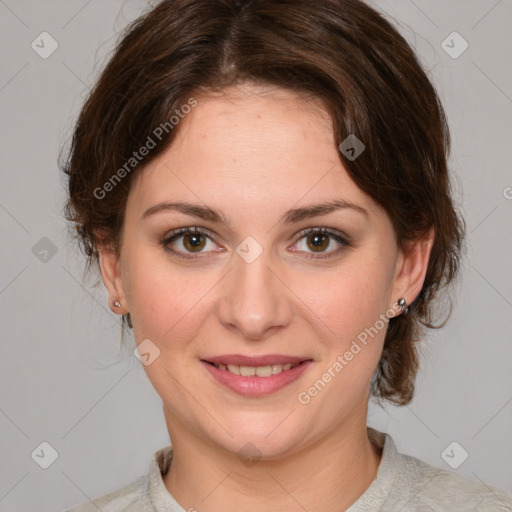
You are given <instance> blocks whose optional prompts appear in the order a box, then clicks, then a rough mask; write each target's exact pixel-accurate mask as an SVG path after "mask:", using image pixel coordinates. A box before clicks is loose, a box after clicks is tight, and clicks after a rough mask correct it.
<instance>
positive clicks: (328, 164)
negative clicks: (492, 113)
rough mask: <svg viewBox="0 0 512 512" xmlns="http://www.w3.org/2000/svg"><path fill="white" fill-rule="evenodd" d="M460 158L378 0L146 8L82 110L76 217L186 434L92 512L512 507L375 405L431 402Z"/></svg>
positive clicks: (172, 428) (75, 147)
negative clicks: (415, 444) (431, 369)
mask: <svg viewBox="0 0 512 512" xmlns="http://www.w3.org/2000/svg"><path fill="white" fill-rule="evenodd" d="M448 151H449V131H448V128H447V125H446V121H445V115H444V112H443V108H442V106H441V104H440V101H439V99H438V96H437V94H436V91H435V89H434V87H433V86H432V84H431V83H430V81H429V80H428V78H427V77H426V75H425V73H424V71H423V70H422V68H421V66H420V65H419V63H418V61H417V59H416V57H415V55H414V53H413V51H412V50H411V48H410V47H409V46H408V45H407V43H406V42H405V40H404V39H403V38H402V37H401V36H400V35H399V34H398V33H397V31H396V30H395V29H394V28H393V27H392V26H391V24H389V23H388V22H387V21H386V20H385V19H384V18H383V17H382V16H381V15H379V14H378V13H377V12H376V11H374V10H373V9H371V8H370V7H369V6H367V5H366V4H364V3H363V2H361V1H359V0H321V1H318V2H310V1H306V0H299V1H285V0H277V1H276V0H272V1H271V0H255V1H253V2H236V1H234V0H215V1H214V0H173V1H164V2H161V3H160V4H158V5H157V6H156V7H155V8H153V9H152V10H151V11H150V12H148V13H147V14H146V15H144V16H143V17H141V18H140V19H139V20H136V21H135V22H134V23H133V24H132V25H131V26H130V27H129V28H128V29H127V31H126V33H125V34H124V36H123V38H122V40H121V42H120V44H119V45H118V47H117V49H116V51H115V53H114V55H113V56H112V58H111V60H110V62H109V64H108V65H107V67H106V69H105V70H104V71H103V73H102V75H101V76H100V78H99V80H98V82H97V84H96V86H95V88H94V89H93V91H92V92H91V94H90V96H89V98H88V99H87V102H86V103H85V105H84V107H83V109H82V112H81V114H80V117H79V119H78V122H77V126H76V129H75V133H74V137H73V144H72V148H71V151H70V154H69V158H68V161H67V162H66V164H65V168H64V171H65V172H66V173H67V175H68V176H69V202H68V205H67V209H66V214H67V218H68V219H69V220H70V221H72V222H74V223H76V230H77V233H78V236H79V241H80V243H81V244H82V247H83V249H84V252H85V254H86V255H87V256H88V262H89V266H92V265H93V264H96V263H98V268H99V270H100V272H101V276H102V279H103V282H104V284H105V286H106V288H107V290H108V293H109V296H110V307H111V308H112V310H113V311H115V312H116V313H119V314H120V315H123V320H124V321H125V323H126V325H127V326H128V327H129V328H133V333H134V337H135V340H136V343H137V346H138V357H139V358H140V360H141V362H142V363H143V366H144V369H145V371H146V373H147V376H148V378H149V379H150V381H151V383H152V384H153V386H154V387H155V390H156V391H157V393H158V394H159V395H160V396H161V398H162V402H163V406H164V415H165V419H166V424H167V428H168V431H169V435H170V438H171V442H172V448H171V446H168V447H165V448H162V449H161V450H159V451H157V452H156V453H155V454H154V456H153V459H152V461H151V465H150V471H149V474H148V475H145V476H141V477H140V478H139V479H137V480H136V481H135V482H133V483H131V484H129V485H127V486H126V487H124V488H122V489H119V490H117V491H115V492H113V493H111V494H109V495H107V496H104V497H102V498H100V499H98V500H95V501H94V503H93V502H88V503H85V504H83V505H81V506H79V507H76V508H74V509H73V511H75V512H78V511H80V512H83V511H88V510H97V509H98V508H100V509H101V510H105V511H106V510H108V511H114V510H115V511H121V510H123V511H124V510H126V511H132V510H133V511H135V510H137V511H153V510H158V511H160V510H162V511H163V510H168V511H176V512H178V511H179V512H183V511H185V510H187V511H195V510H197V511H200V512H211V511H231V510H235V509H236V510H244V511H249V512H251V511H273V510H280V511H283V510H285V511H295V510H297V511H299V510H301V511H303V510H307V511H309V512H313V511H320V510H322V511H326V510H329V511H331V510H332V511H345V510H348V511H350V512H355V511H370V510H371V511H382V512H384V511H397V510H404V511H405V510H415V511H427V510H432V511H434V510H435V511H440V510H446V511H448V510H450V511H453V510H468V511H469V510H493V511H494V510H508V509H510V508H511V507H512V497H511V496H509V495H507V494H506V493H505V492H504V491H501V490H499V489H497V488H494V487H490V486H487V485H485V484H480V483H477V482H474V481H472V480H469V479H466V478H463V477H462V476H460V475H457V474H456V473H454V472H451V471H448V470H442V469H439V468H435V467H433V466H429V465H428V464H426V463H424V462H422V461H420V460H418V459H415V458H413V457H410V456H407V455H404V454H401V453H399V452H398V451H397V449H396V446H395V444H394V442H393V440H392V438H391V437H390V436H389V434H385V433H383V432H379V431H377V430H375V429H372V428H369V427H367V425H366V416H367V407H368V401H369V398H370V395H372V396H374V397H376V398H377V399H379V400H388V401H390V402H391V403H394V404H397V405H405V404H407V403H409V402H410V401H411V399H412V397H413V393H414V378H415V375H416V372H417V369H418V353H417V348H416V345H415V340H417V339H418V338H419V337H421V335H422V333H423V332H424V328H425V327H427V328H434V327H436V321H437V320H438V319H436V318H435V317H434V314H433V308H434V305H435V304H436V300H439V296H440V295H441V294H444V293H445V291H446V289H447V287H448V285H450V283H452V282H453V281H454V279H455V277H456V275H457V271H458V269H459V260H460V256H461V253H462V248H463V235H464V223H463V221H462V219H461V218H460V217H459V215H458V213H457V212H456V210H455V208H454V205H453V202H452V198H451V195H450V182H449V175H448V169H447V162H446V158H447V155H448ZM448 314H449V311H448V313H445V314H444V319H446V318H447V316H448ZM500 507H501V508H500ZM507 507H508V509H507Z"/></svg>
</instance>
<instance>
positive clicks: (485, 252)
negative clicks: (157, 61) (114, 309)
mask: <svg viewBox="0 0 512 512" xmlns="http://www.w3.org/2000/svg"><path fill="white" fill-rule="evenodd" d="M376 4H377V5H378V8H379V9H381V10H382V11H384V12H386V13H387V14H388V15H389V16H391V17H393V18H396V20H399V21H396V23H397V25H398V27H399V30H400V31H401V32H402V33H403V34H404V35H405V37H406V38H407V39H408V41H409V42H410V43H411V44H412V45H413V46H414V47H415V48H416V50H417V52H418V53H419V54H420V58H421V61H422V63H423V64H424V65H425V67H426V68H427V69H429V70H430V73H431V76H432V79H433V80H434V82H435V84H436V85H437V87H438V90H439V94H440V96H441V98H442V101H443V102H444V104H445V107H446V111H447V114H448V119H449V123H450V127H451V131H452V135H453V154H452V157H451V160H450V164H451V168H452V169H453V171H454V172H455V173H456V175H457V176H458V179H457V180H456V182H455V196H456V199H457V201H458V202H459V203H460V204H461V206H462V208H463V213H464V215H465V218H466V221H467V226H468V240H467V243H468V255H467V256H468V257H467V260H466V263H465V266H464V269H463V275H462V276H461V277H462V280H461V284H460V285H459V287H458V288H457V290H456V295H455V296H456V302H455V308H454V311H453V316H452V318H451V320H450V321H449V323H448V325H447V326H446V327H445V328H444V329H442V330H440V331H439V332H434V333H431V334H430V335H429V336H428V337H427V338H426V339H425V341H424V342H422V343H421V346H422V352H423V355H422V364H423V366H422V369H421V372H420V374H419V376H418V381H417V384H418V387H417V393H416V396H415V399H414V401H413V402H412V403H411V404H410V405H409V406H405V407H403V408H395V407H392V406H387V407H386V411H382V410H379V409H378V408H376V407H375V406H374V405H373V404H370V409H369V421H368V423H369V425H371V426H374V427H376V428H379V429H381V430H385V431H388V432H390V433H391V434H392V436H393V437H394V439H395V442H396V443H397V445H398V448H399V450H400V451H402V452H405V453H408V454H410V455H414V456H416V457H418V458H420V459H422V460H425V461H426V462H428V463H430V464H433V465H435V466H439V467H444V468H449V466H448V465H447V463H446V462H445V460H444V459H443V457H442V456H441V454H442V453H443V451H444V450H445V448H446V447H447V446H448V445H450V443H452V442H453V441H456V442H458V443H459V444H460V446H461V447H463V449H465V450H466V451H467V452H468V453H469V457H468V458H467V460H466V461H465V462H464V463H463V464H461V465H460V466H459V467H458V469H457V470H456V471H458V472H459V473H460V474H462V475H465V476H467V477H469V478H471V479H474V480H477V481H478V480H481V481H484V482H486V483H488V484H491V485H495V486H497V487H501V488H503V489H505V490H507V491H509V492H511V493H512V463H511V460H512V443H511V442H510V433H511V432H512V429H511V426H512V403H511V402H512V372H511V371H510V366H511V361H512V343H511V341H512V336H511V331H512V329H511V326H512V315H511V308H512V286H511V284H512V270H511V266H510V254H511V252H512V251H511V249H512V229H510V228H511V222H510V220H511V209H512V200H511V199H510V198H511V197H512V188H511V187H512V175H511V173H510V162H511V160H512V158H511V157H512V154H511V153H512V151H511V141H512V138H511V132H512V126H511V124H512V123H511V119H512V116H511V110H512V99H511V97H512V83H511V82H512V74H511V71H510V69H511V67H510V64H511V59H510V57H511V46H512V45H511V42H512V32H511V30H510V20H511V19H512V2H511V1H510V0H500V1H496V0H492V1H491V0H471V1H467V0H457V1H455V0H452V1H446V0H435V1H432V0H429V1H427V0H415V1H412V0H396V1H395V0H393V1H392V0H387V1H384V2H376ZM145 6H146V3H145V2H142V1H135V0H129V1H126V2H121V1H114V0H111V1H99V0H89V1H84V0H68V1H63V0H61V1H56V0H51V1H49V0H47V1H45V2H36V1H35V0H32V1H28V0H17V1H14V0H5V1H3V0H0V34H1V35H0V38H1V45H2V48H3V53H2V63H1V78H0V108H1V116H2V117H1V119H2V137H1V144H2V160H1V169H2V170H1V173H2V175H1V180H2V181H1V183H2V186H1V188H0V226H1V228H0V229H1V231H0V237H1V241H0V243H1V247H2V251H1V266H0V269H1V273H0V321H1V332H2V338H1V357H0V390H1V398H0V434H1V435H0V449H1V453H2V456H1V457H0V510H1V511H32V510H38V511H41V512H42V511H50V510H52V511H56V510H64V509H65V508H67V507H70V506H72V505H74V504H77V503H81V502H83V501H86V500H87V499H88V498H95V497H98V496H100V495H102V494H105V493H107V492H110V491H113V490H115V489H118V488H119V487H121V486H123V485H126V484H127V483H129V482H131V481H132V480H134V479H135V478H136V477H137V476H139V475H141V474H143V473H145V472H146V471H147V468H148V463H149V459H150V457H151V455H152V454H153V452H154V451H155V450H157V449H158V448H160V447H162V446H164V445H166V444H168V442H169V438H168V434H167V430H166V427H165V423H164V419H163V413H162V407H161V402H160V398H159V397H158V395H157V394H156V392H155V391H154V390H153V388H152V386H151V384H150V383H149V381H148V380H147V378H146V376H145V373H144V371H143V370H142V368H141V365H140V363H139V362H138V360H136V359H135V358H134V357H133V355H132V353H131V350H132V349H133V347H134V346H135V345H134V342H133V339H131V337H129V339H128V341H127V349H126V350H124V351H121V352H120V353H119V351H118V350H119V341H120V323H119V318H118V317H117V316H115V315H114V314H113V313H111V311H110V310H109V308H108V305H107V295H106V292H105V291H104V290H103V285H101V286H98V287H97V289H94V288H93V287H92V286H91V285H92V284H93V281H92V280H89V281H83V279H82V269H83V263H84V259H83V258H82V257H81V256H80V255H79V254H78V253H77V251H76V250H75V249H74V247H73V246H71V244H70V243H69V242H68V241H67V239H66V223H65V221H64V219H63V214H62V206H63V204H64V199H65V194H64V188H63V184H64V181H63V179H62V178H61V176H60V175H59V171H58V167H57V157H58V153H59V148H60V147H61V145H62V144H64V143H65V142H66V140H67V139H68V137H69V136H70V133H71V128H72V125H73V121H74V120H75V118H76V115H77V113H78V110H79V108H80V106H81V103H82V101H83V98H84V95H85V93H86V92H87V90H88V88H89V87H90V86H91V84H92V83H93V82H94V78H95V76H96V75H97V73H98V71H99V69H101V66H102V65H103V63H104V62H105V58H106V56H107V54H108V52H109V51H110V50H111V49H112V46H113V44H114V41H115V39H116V37H115V36H116V33H117V32H118V31H119V30H120V29H122V28H123V27H124V26H125V25H126V24H127V23H128V22H129V21H131V20H132V19H134V18H135V17H136V16H137V14H138V13H140V12H141V11H142V10H143V9H144V8H145ZM43 31H47V32H49V33H50V34H51V35H52V37H53V38H55V40H56V41H57V42H58V45H59V46H58V49H57V50H56V51H55V52H54V53H53V54H52V55H51V56H50V57H48V58H47V59H43V58H41V57H40V56H39V55H38V54H37V53H36V52H35V51H34V50H33V49H32V48H31V43H32V41H33V40H35V39H36V38H37V36H38V35H39V34H40V33H41V32H43ZM453 31H457V32H459V33H460V34H461V35H462V37H463V38H464V39H465V40H466V41H467V42H468V43H469V48H468V49H467V50H466V51H465V52H464V53H463V54H462V55H460V56H459V57H458V58H456V59H454V58H452V57H450V56H449V55H448V54H447V53H446V52H445V51H444V50H443V48H442V47H441V43H442V41H443V40H445V38H446V37H447V36H448V35H449V34H451V33H452V32H453ZM450 44H451V43H450ZM458 44H459V43H458V42H456V43H454V45H455V49H457V48H458V46H457V45H458ZM43 237H46V238H47V239H49V240H50V241H51V244H53V245H54V246H55V247H54V250H56V253H55V254H52V252H51V250H50V252H49V253H47V254H46V253H44V252H43V250H44V249H45V248H46V249H48V247H51V244H50V242H48V240H46V239H43V241H41V239H42V238H43ZM34 247H35V248H34ZM130 347H131V348H130ZM43 441H46V442H48V443H49V444H50V445H51V446H52V447H53V448H54V449H55V450H56V451H57V452H58V458H57V459H56V460H55V462H54V463H53V464H52V465H51V466H50V467H49V468H48V469H42V468H41V467H40V466H39V465H38V464H36V462H35V461H34V460H33V458H32V457H31V454H32V453H33V452H34V450H35V449H36V448H38V447H39V445H40V443H41V442H43ZM39 451H40V449H39ZM46 453H48V450H46ZM449 453H450V455H452V460H454V459H458V457H460V455H461V453H462V451H461V448H459V447H456V448H455V450H454V452H450V451H449Z"/></svg>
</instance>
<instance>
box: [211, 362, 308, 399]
mask: <svg viewBox="0 0 512 512" xmlns="http://www.w3.org/2000/svg"><path fill="white" fill-rule="evenodd" d="M312 362H313V361H304V362H303V363H301V364H299V365H297V366H295V367H294V368H291V369H290V370H283V371H282V372H281V373H278V374H276V375H271V376H270V377H257V376H254V377H243V376H241V375H235V374H234V373H231V372H228V371H227V370H220V369H219V368H217V367H216V366H214V365H213V364H210V363H207V362H206V361H201V363H202V364H203V365H205V366H206V369H207V370H208V371H209V372H210V373H211V374H212V375H213V377H214V378H215V379H216V380H217V381H218V382H220V383H221V384H224V386H226V387H228V388H229V389H231V390H232V391H234V392H235V393H238V394H239V395H243V396H252V397H259V396H266V395H270V394H272V393H275V392H276V391H279V390H280V389H282V388H284V387H285V386H287V385H288V384H290V383H292V382H293V381H295V380H297V379H298V378H299V377H300V376H301V375H302V374H303V373H304V372H305V371H306V370H307V369H308V368H309V366H310V365H311V363H312Z"/></svg>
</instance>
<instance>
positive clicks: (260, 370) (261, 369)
mask: <svg viewBox="0 0 512 512" xmlns="http://www.w3.org/2000/svg"><path fill="white" fill-rule="evenodd" d="M256 375H257V376H258V377H270V376H271V375H272V366H258V367H257V368H256Z"/></svg>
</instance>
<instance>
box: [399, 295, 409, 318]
mask: <svg viewBox="0 0 512 512" xmlns="http://www.w3.org/2000/svg"><path fill="white" fill-rule="evenodd" d="M398 305H399V306H400V307H401V308H402V314H403V315H404V316H405V315H407V313H408V312H409V306H408V305H407V301H406V300H405V298H404V297H402V298H401V299H400V300H399V301H398Z"/></svg>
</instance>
